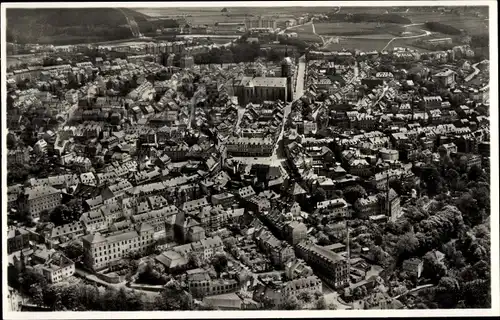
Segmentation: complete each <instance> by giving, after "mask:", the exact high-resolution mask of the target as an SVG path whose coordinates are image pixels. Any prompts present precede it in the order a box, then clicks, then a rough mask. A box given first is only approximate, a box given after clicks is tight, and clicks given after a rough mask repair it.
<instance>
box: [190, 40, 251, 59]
mask: <svg viewBox="0 0 500 320" xmlns="http://www.w3.org/2000/svg"><path fill="white" fill-rule="evenodd" d="M260 55H261V53H260V45H259V44H258V43H238V44H235V45H233V46H230V47H229V48H225V47H224V48H213V49H211V50H210V51H208V52H206V53H200V54H197V55H195V56H194V61H195V63H197V64H223V63H240V62H253V61H255V60H256V59H257V57H259V56H260Z"/></svg>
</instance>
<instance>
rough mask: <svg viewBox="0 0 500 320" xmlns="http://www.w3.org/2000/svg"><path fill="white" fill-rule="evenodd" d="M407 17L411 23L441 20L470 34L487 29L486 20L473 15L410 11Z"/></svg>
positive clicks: (487, 23)
mask: <svg viewBox="0 0 500 320" xmlns="http://www.w3.org/2000/svg"><path fill="white" fill-rule="evenodd" d="M408 18H410V19H411V20H412V22H413V23H425V22H441V23H444V24H447V25H450V26H452V27H455V28H457V29H463V30H464V31H466V32H467V33H469V34H471V35H475V34H482V33H487V32H488V31H489V22H488V20H485V19H484V18H478V17H475V16H457V15H455V14H449V13H448V14H446V13H444V14H440V13H438V12H427V13H420V12H415V13H411V14H410V15H409V16H408Z"/></svg>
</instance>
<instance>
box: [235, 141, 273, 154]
mask: <svg viewBox="0 0 500 320" xmlns="http://www.w3.org/2000/svg"><path fill="white" fill-rule="evenodd" d="M274 146H275V144H274V142H273V140H272V139H270V138H245V137H241V138H238V137H230V138H229V139H228V140H227V142H226V150H227V153H228V154H229V155H233V156H243V157H244V156H249V157H252V156H254V157H269V156H271V155H272V152H273V148H274Z"/></svg>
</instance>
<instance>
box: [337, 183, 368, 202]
mask: <svg viewBox="0 0 500 320" xmlns="http://www.w3.org/2000/svg"><path fill="white" fill-rule="evenodd" d="M343 193H344V197H345V199H346V201H347V202H349V203H351V204H354V203H355V202H356V200H358V199H360V198H364V197H366V195H367V193H366V190H365V188H363V187H362V186H360V185H359V184H357V185H354V186H349V187H347V188H345V189H344V191H343Z"/></svg>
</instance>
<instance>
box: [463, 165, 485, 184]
mask: <svg viewBox="0 0 500 320" xmlns="http://www.w3.org/2000/svg"><path fill="white" fill-rule="evenodd" d="M482 176H483V170H482V169H481V167H479V166H478V165H477V164H475V165H473V166H472V167H471V168H470V169H469V172H468V173H467V177H468V178H469V181H477V180H478V179H479V178H480V177H482Z"/></svg>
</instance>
